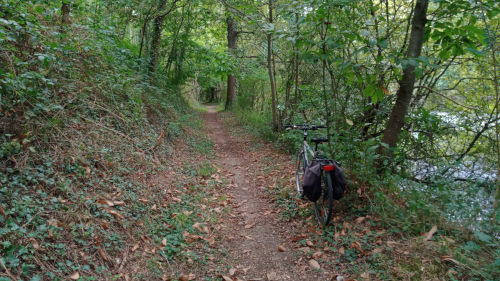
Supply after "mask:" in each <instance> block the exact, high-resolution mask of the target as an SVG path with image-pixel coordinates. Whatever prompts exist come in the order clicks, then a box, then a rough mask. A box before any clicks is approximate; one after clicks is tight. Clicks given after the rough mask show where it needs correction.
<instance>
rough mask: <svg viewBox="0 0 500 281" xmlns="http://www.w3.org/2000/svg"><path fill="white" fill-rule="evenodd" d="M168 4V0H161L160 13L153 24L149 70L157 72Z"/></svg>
mask: <svg viewBox="0 0 500 281" xmlns="http://www.w3.org/2000/svg"><path fill="white" fill-rule="evenodd" d="M166 6H167V0H160V2H159V4H158V13H159V15H158V16H156V17H155V19H154V25H153V36H152V37H153V38H151V49H150V50H149V71H150V72H155V70H156V65H157V64H158V51H159V49H160V39H161V30H162V26H163V20H164V19H165V16H166V13H164V12H163V11H164V10H165V7H166Z"/></svg>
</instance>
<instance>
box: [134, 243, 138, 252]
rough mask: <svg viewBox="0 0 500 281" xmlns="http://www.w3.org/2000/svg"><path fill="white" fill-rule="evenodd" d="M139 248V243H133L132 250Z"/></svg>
mask: <svg viewBox="0 0 500 281" xmlns="http://www.w3.org/2000/svg"><path fill="white" fill-rule="evenodd" d="M138 248H139V244H135V245H134V246H133V247H132V252H135V250H137V249H138Z"/></svg>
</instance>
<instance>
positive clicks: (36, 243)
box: [29, 238, 40, 250]
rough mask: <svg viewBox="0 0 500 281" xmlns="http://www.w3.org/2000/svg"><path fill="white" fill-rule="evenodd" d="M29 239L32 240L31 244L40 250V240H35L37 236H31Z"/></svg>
mask: <svg viewBox="0 0 500 281" xmlns="http://www.w3.org/2000/svg"><path fill="white" fill-rule="evenodd" d="M29 240H30V243H31V246H33V249H35V250H40V244H38V242H37V241H36V240H35V238H30V239H29Z"/></svg>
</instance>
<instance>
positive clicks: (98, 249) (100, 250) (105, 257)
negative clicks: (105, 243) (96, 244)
mask: <svg viewBox="0 0 500 281" xmlns="http://www.w3.org/2000/svg"><path fill="white" fill-rule="evenodd" d="M97 252H98V253H99V256H101V258H102V259H103V260H105V261H107V260H108V255H106V252H104V250H103V249H102V248H97Z"/></svg>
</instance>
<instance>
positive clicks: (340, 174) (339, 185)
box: [331, 162, 346, 200]
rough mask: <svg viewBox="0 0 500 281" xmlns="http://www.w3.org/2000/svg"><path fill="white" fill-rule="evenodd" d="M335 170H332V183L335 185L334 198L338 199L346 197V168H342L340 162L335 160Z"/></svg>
mask: <svg viewBox="0 0 500 281" xmlns="http://www.w3.org/2000/svg"><path fill="white" fill-rule="evenodd" d="M333 167H334V169H333V171H332V172H331V175H332V185H333V199H335V200H338V199H340V198H342V197H344V191H345V186H346V182H345V175H344V170H342V168H340V166H339V164H338V163H336V162H333Z"/></svg>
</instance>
